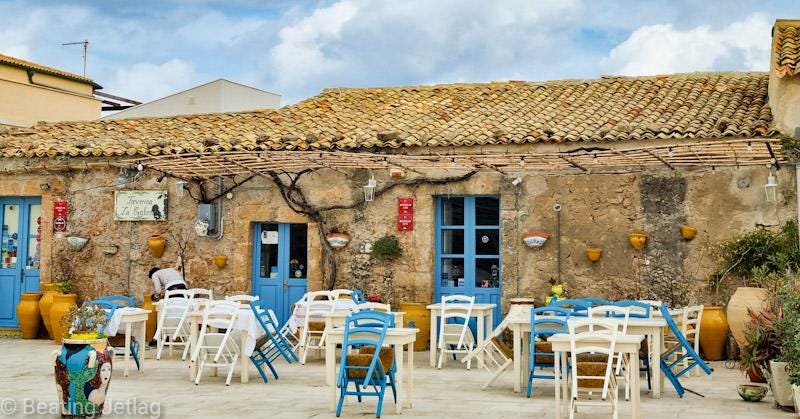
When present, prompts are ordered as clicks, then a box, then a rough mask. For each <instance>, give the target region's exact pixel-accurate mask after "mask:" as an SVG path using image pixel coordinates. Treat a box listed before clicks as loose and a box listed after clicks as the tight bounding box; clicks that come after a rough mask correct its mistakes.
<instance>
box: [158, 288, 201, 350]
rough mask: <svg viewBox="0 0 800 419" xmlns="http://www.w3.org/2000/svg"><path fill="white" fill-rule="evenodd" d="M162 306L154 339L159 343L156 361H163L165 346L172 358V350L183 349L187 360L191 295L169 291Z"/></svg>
mask: <svg viewBox="0 0 800 419" xmlns="http://www.w3.org/2000/svg"><path fill="white" fill-rule="evenodd" d="M161 304H162V306H161V311H160V312H159V316H158V326H157V327H156V333H155V335H154V339H156V342H157V343H158V345H157V349H156V359H161V352H162V351H163V350H164V346H168V347H169V354H170V356H172V348H173V347H175V346H180V347H182V348H183V355H182V357H181V358H182V359H184V360H185V359H186V354H187V353H188V349H189V322H188V321H187V319H186V315H187V314H188V313H189V310H190V308H191V306H192V304H191V300H190V299H189V294H188V293H187V292H186V291H185V290H173V291H167V292H166V293H165V296H164V300H163V302H162V303H161Z"/></svg>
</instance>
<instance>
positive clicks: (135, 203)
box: [114, 191, 167, 221]
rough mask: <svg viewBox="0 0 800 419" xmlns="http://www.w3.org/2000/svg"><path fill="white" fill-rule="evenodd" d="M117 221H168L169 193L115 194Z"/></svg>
mask: <svg viewBox="0 0 800 419" xmlns="http://www.w3.org/2000/svg"><path fill="white" fill-rule="evenodd" d="M114 219H115V220H117V221H166V220H167V191H116V192H114Z"/></svg>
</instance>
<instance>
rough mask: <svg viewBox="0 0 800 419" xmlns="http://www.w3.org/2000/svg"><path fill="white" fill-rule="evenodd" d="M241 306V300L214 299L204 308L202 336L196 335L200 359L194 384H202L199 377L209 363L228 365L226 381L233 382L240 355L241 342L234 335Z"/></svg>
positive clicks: (212, 364)
mask: <svg viewBox="0 0 800 419" xmlns="http://www.w3.org/2000/svg"><path fill="white" fill-rule="evenodd" d="M239 308H240V305H239V303H236V302H233V301H215V302H214V303H213V304H209V305H208V306H207V307H206V309H205V310H204V311H203V324H202V327H201V328H200V336H199V337H198V338H197V345H196V346H195V348H194V351H193V353H192V360H193V361H195V362H197V360H198V358H199V360H200V365H199V366H198V368H197V377H196V378H195V380H194V383H195V384H200V378H201V377H202V375H203V370H204V369H205V368H206V367H213V368H218V367H225V368H227V369H228V375H227V377H226V378H225V385H226V386H228V385H230V384H231V377H232V376H233V369H234V367H235V366H236V361H237V360H238V359H239V355H240V354H239V345H237V344H236V339H235V337H234V336H232V333H233V330H234V329H233V326H234V323H235V322H236V317H237V316H238V315H239ZM209 356H211V359H209Z"/></svg>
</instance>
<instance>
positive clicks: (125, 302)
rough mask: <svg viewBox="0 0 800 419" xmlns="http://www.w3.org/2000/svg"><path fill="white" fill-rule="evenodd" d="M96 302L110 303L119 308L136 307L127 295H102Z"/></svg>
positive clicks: (131, 298)
mask: <svg viewBox="0 0 800 419" xmlns="http://www.w3.org/2000/svg"><path fill="white" fill-rule="evenodd" d="M96 300H103V301H111V302H112V303H115V304H117V305H118V306H120V307H136V302H135V301H134V299H133V297H128V296H127V295H121V294H114V295H104V296H102V297H98V298H97V299H96Z"/></svg>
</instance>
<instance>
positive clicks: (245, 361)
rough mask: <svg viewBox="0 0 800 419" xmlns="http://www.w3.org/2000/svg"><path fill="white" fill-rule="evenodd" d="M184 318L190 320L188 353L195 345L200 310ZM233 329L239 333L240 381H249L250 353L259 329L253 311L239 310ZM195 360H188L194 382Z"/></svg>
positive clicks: (200, 318)
mask: <svg viewBox="0 0 800 419" xmlns="http://www.w3.org/2000/svg"><path fill="white" fill-rule="evenodd" d="M186 318H187V319H188V320H189V321H190V326H189V327H190V329H189V348H190V349H189V350H190V353H191V351H192V350H193V348H194V347H195V346H197V339H198V337H199V332H198V331H199V329H200V325H201V324H202V323H203V312H202V311H190V312H189V313H187V315H186ZM234 330H236V331H238V333H239V367H240V368H239V369H240V370H241V373H240V377H241V382H242V383H247V382H249V381H250V355H252V354H253V350H254V349H255V342H256V338H257V337H258V334H259V331H261V330H262V329H261V324H260V323H258V320H257V319H256V317H255V315H254V314H253V311H252V310H251V309H250V308H249V307H248V308H242V309H241V310H239V315H238V317H237V319H236V322H235V323H234ZM197 364H198V363H197V361H194V360H191V359H190V360H189V380H190V381H192V382H194V379H195V378H196V377H197Z"/></svg>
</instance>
